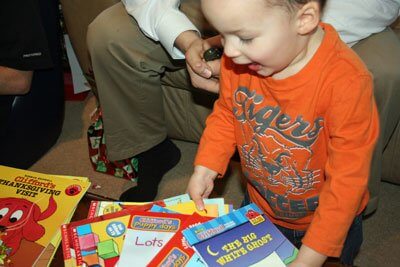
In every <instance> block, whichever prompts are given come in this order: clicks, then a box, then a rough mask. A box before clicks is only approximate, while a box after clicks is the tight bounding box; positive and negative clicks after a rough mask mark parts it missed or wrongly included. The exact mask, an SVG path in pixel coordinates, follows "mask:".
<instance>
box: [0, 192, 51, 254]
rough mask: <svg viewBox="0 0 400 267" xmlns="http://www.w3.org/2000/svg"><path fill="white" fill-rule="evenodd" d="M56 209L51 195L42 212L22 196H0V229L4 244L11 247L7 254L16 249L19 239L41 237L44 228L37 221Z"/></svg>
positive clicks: (30, 239)
mask: <svg viewBox="0 0 400 267" xmlns="http://www.w3.org/2000/svg"><path fill="white" fill-rule="evenodd" d="M56 210H57V203H56V202H55V201H54V198H53V196H51V197H50V198H49V205H48V206H47V209H46V210H45V211H43V212H41V211H40V208H39V206H38V205H37V204H35V203H33V202H31V201H29V200H26V199H22V198H14V197H8V198H0V231H1V232H4V233H5V234H4V235H3V236H2V240H3V242H4V244H5V245H6V246H7V247H9V248H11V252H10V255H9V256H12V255H14V254H15V252H17V251H18V248H19V246H20V243H21V240H22V239H23V238H24V239H26V240H28V241H31V242H34V241H36V240H38V239H39V238H41V237H42V236H43V235H44V233H45V232H46V230H45V229H44V227H43V226H41V225H40V224H39V223H38V222H39V221H42V220H44V219H46V218H48V217H50V216H51V215H53V213H54V212H55V211H56Z"/></svg>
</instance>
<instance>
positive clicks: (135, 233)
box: [118, 212, 189, 267]
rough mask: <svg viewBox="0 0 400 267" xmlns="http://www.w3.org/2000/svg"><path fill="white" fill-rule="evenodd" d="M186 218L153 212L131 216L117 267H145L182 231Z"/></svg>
mask: <svg viewBox="0 0 400 267" xmlns="http://www.w3.org/2000/svg"><path fill="white" fill-rule="evenodd" d="M188 217H189V216H188V215H184V214H172V213H155V212H142V214H140V213H139V212H137V213H136V214H134V215H132V216H131V218H130V221H129V225H128V229H127V232H126V235H125V241H124V244H123V248H122V252H121V257H120V259H119V261H118V267H131V266H146V265H147V264H148V263H149V262H150V261H151V260H152V259H153V258H154V257H155V256H156V255H157V253H158V252H159V251H160V250H161V249H162V248H163V247H164V246H165V244H166V243H167V242H168V241H169V240H170V239H171V238H172V237H173V236H174V235H175V233H177V232H179V231H181V230H182V227H183V225H184V222H185V221H186V219H188Z"/></svg>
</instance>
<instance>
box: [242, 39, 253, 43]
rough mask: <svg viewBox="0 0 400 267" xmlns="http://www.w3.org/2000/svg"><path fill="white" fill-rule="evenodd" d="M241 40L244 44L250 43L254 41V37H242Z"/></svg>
mask: <svg viewBox="0 0 400 267" xmlns="http://www.w3.org/2000/svg"><path fill="white" fill-rule="evenodd" d="M240 41H241V42H242V43H244V44H248V43H250V42H251V41H253V38H240Z"/></svg>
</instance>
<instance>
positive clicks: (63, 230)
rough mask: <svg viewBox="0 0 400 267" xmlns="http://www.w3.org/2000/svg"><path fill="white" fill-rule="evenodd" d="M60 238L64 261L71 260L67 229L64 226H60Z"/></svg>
mask: <svg viewBox="0 0 400 267" xmlns="http://www.w3.org/2000/svg"><path fill="white" fill-rule="evenodd" d="M61 237H62V249H63V255H64V261H65V260H69V259H70V258H71V244H70V243H69V237H68V227H67V225H66V224H63V225H62V226H61Z"/></svg>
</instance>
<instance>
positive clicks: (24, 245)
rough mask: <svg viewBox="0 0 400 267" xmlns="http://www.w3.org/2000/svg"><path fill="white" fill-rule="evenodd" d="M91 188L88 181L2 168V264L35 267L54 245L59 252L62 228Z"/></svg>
mask: <svg viewBox="0 0 400 267" xmlns="http://www.w3.org/2000/svg"><path fill="white" fill-rule="evenodd" d="M89 186H90V182H89V180H88V179H87V178H85V177H66V176H62V175H50V174H43V173H38V172H33V171H27V170H21V169H15V168H10V167H5V166H1V165H0V192H1V197H0V215H1V217H0V225H2V226H4V228H3V229H1V230H2V232H1V236H0V245H1V249H0V260H1V261H3V263H2V264H3V265H5V266H9V265H13V266H35V263H36V261H37V260H38V258H39V257H40V256H41V255H42V254H43V252H44V251H45V250H46V248H47V247H49V246H50V244H51V242H54V243H53V246H54V251H55V249H56V247H57V246H58V245H59V243H60V237H59V232H60V226H61V224H63V223H65V222H67V221H68V220H69V219H70V218H71V216H72V214H73V212H74V210H75V208H76V206H77V205H78V203H79V201H80V200H81V198H82V196H83V195H84V194H85V192H86V191H87V190H88V189H89ZM54 251H52V253H51V254H50V257H52V256H53V253H54ZM50 259H51V258H50ZM0 265H1V262H0Z"/></svg>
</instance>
